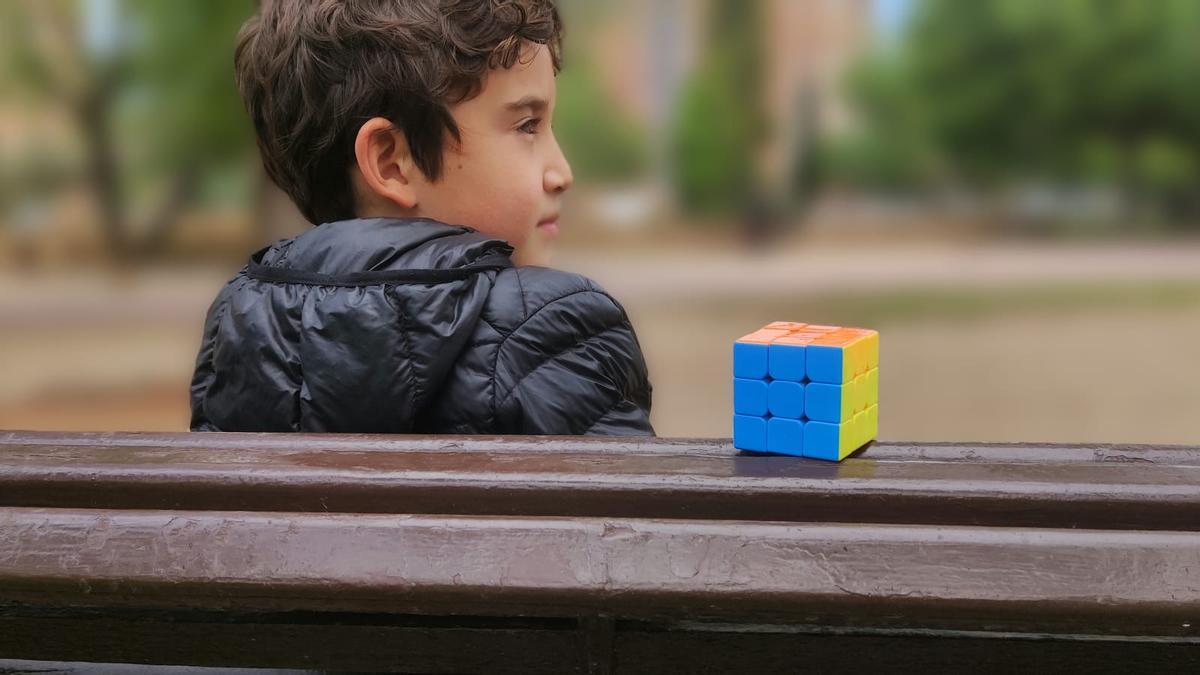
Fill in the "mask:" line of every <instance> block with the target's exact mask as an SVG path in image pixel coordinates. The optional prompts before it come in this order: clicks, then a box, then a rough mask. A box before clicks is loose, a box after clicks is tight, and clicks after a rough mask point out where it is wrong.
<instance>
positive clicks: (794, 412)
mask: <svg viewBox="0 0 1200 675" xmlns="http://www.w3.org/2000/svg"><path fill="white" fill-rule="evenodd" d="M735 408H736V403H735ZM804 408H805V405H804V385H802V384H800V383H799V382H787V381H784V380H774V381H772V382H771V384H769V385H767V409H768V410H769V411H770V412H771V414H772V415H774V416H776V417H787V418H791V419H796V420H798V419H800V418H801V417H803V416H804Z"/></svg>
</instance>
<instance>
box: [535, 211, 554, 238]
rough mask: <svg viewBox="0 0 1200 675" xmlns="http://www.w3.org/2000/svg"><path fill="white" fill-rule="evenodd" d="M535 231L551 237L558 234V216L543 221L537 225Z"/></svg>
mask: <svg viewBox="0 0 1200 675" xmlns="http://www.w3.org/2000/svg"><path fill="white" fill-rule="evenodd" d="M537 229H538V230H540V231H542V232H545V233H546V234H551V235H556V234H558V216H554V217H553V218H547V219H546V220H543V221H542V222H540V223H538V224H537Z"/></svg>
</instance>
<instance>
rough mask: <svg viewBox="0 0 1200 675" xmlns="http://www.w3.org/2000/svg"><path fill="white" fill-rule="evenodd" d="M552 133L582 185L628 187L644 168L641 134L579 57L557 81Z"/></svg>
mask: <svg viewBox="0 0 1200 675" xmlns="http://www.w3.org/2000/svg"><path fill="white" fill-rule="evenodd" d="M574 56H575V55H572V57H574ZM554 133H555V135H556V136H557V137H558V139H559V141H560V142H561V143H562V147H563V152H564V153H566V155H567V159H568V160H570V162H571V167H572V169H573V170H574V172H575V175H576V178H578V179H579V180H581V181H584V182H589V183H591V182H604V183H621V182H628V181H630V180H634V179H637V178H639V177H641V176H642V175H643V174H644V173H645V171H646V169H647V168H648V166H649V159H650V158H649V148H648V146H647V143H646V138H645V135H644V132H643V130H642V129H640V128H639V127H638V126H637V125H635V124H634V123H633V122H632V121H630V120H628V119H626V118H624V117H623V116H621V114H620V111H619V110H617V109H615V106H614V105H613V104H612V102H611V100H610V99H609V97H607V96H606V95H605V93H604V90H603V88H602V87H601V85H600V81H599V78H598V77H597V73H596V70H595V68H594V67H593V65H592V64H591V63H590V62H589V61H588V60H586V58H583V55H582V54H581V55H579V57H578V58H571V59H570V60H569V61H568V65H567V67H566V69H565V70H564V71H563V73H562V74H561V75H559V77H558V102H557V106H556V110H555V114H554Z"/></svg>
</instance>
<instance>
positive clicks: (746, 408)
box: [733, 377, 768, 417]
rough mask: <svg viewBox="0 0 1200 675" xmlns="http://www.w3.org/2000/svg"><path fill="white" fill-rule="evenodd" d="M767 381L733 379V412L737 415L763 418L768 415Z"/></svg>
mask: <svg viewBox="0 0 1200 675" xmlns="http://www.w3.org/2000/svg"><path fill="white" fill-rule="evenodd" d="M767 387H768V385H767V382H766V380H747V379H744V378H740V377H735V378H734V379H733V412H734V413H735V414H737V415H754V416H757V417H762V416H763V415H766V414H767V410H768V407H767V391H768V389H767Z"/></svg>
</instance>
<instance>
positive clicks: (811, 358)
mask: <svg viewBox="0 0 1200 675" xmlns="http://www.w3.org/2000/svg"><path fill="white" fill-rule="evenodd" d="M804 358H805V363H804V371H805V374H807V376H808V379H810V380H812V381H813V382H825V383H828V384H841V383H842V379H843V378H842V348H841V347H827V346H824V345H809V346H808V348H807V349H806V350H805V355H804Z"/></svg>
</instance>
